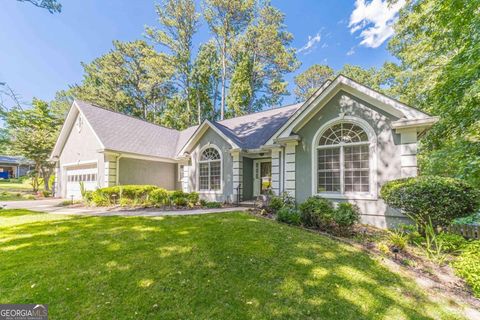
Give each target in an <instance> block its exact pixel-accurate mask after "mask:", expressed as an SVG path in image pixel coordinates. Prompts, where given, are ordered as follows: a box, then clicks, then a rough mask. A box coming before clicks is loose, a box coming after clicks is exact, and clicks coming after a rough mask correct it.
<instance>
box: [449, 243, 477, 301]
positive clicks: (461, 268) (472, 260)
mask: <svg viewBox="0 0 480 320" xmlns="http://www.w3.org/2000/svg"><path fill="white" fill-rule="evenodd" d="M453 267H454V268H455V271H456V272H457V274H458V275H459V276H461V277H462V278H464V279H465V281H466V282H467V283H468V284H469V285H470V287H472V289H473V293H474V294H475V295H476V296H477V297H479V298H480V240H476V241H472V242H469V243H468V244H466V245H465V247H464V248H463V249H462V250H461V253H460V255H459V257H458V259H457V260H456V261H455V262H454V263H453Z"/></svg>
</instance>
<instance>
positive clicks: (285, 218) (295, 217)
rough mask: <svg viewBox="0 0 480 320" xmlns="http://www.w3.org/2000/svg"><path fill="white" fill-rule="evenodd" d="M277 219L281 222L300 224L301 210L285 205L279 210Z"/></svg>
mask: <svg viewBox="0 0 480 320" xmlns="http://www.w3.org/2000/svg"><path fill="white" fill-rule="evenodd" d="M277 220H278V221H280V222H284V223H288V224H292V225H296V226H298V225H300V223H301V220H300V212H299V211H298V210H297V209H295V208H292V207H290V206H285V207H283V208H281V209H280V210H278V212H277Z"/></svg>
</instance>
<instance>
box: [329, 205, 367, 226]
mask: <svg viewBox="0 0 480 320" xmlns="http://www.w3.org/2000/svg"><path fill="white" fill-rule="evenodd" d="M333 220H334V221H335V223H336V224H337V226H338V227H339V228H341V229H345V228H350V227H352V226H353V225H354V224H356V223H358V221H360V211H359V209H358V207H357V206H356V205H353V204H351V203H347V202H342V203H340V204H339V205H338V207H337V209H336V210H335V211H334V214H333Z"/></svg>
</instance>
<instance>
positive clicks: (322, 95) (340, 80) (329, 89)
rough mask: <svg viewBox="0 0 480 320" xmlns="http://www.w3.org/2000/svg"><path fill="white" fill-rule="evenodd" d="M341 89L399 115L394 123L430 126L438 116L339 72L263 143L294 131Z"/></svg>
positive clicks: (284, 136)
mask: <svg viewBox="0 0 480 320" xmlns="http://www.w3.org/2000/svg"><path fill="white" fill-rule="evenodd" d="M341 90H343V91H345V92H348V93H350V94H352V95H354V96H356V97H358V98H360V99H362V100H364V101H366V102H368V103H370V104H372V105H374V106H376V107H378V108H380V109H382V110H384V111H385V112H387V113H389V114H392V115H393V116H395V117H396V118H398V119H399V120H398V121H396V122H397V123H394V126H395V125H397V126H401V125H403V124H404V123H410V122H412V121H413V122H415V123H417V124H418V123H422V125H425V126H429V125H432V124H433V123H434V122H435V121H436V120H437V119H436V118H435V117H431V116H430V115H428V114H426V113H424V112H422V111H420V110H417V109H415V108H412V107H410V106H407V105H406V104H403V103H401V102H399V101H397V100H395V99H392V98H390V97H388V96H386V95H384V94H382V93H379V92H377V91H375V90H372V89H370V88H368V87H366V86H363V85H361V84H359V83H358V82H356V81H354V80H352V79H350V78H347V77H345V76H343V75H339V76H337V77H336V78H335V79H334V80H333V81H327V82H325V83H324V85H323V86H322V87H320V88H319V89H318V90H317V91H316V92H315V93H314V94H313V95H312V96H311V97H310V98H309V99H308V100H307V101H305V103H304V104H303V105H302V106H301V107H300V108H299V109H298V110H297V111H296V112H295V114H294V115H293V116H292V117H290V119H288V121H286V122H285V123H284V124H283V125H282V126H281V127H280V128H279V129H278V130H277V132H276V133H275V134H274V135H273V136H272V137H271V138H270V139H269V140H268V141H267V142H266V144H267V145H268V144H273V143H274V141H275V139H278V138H287V137H289V136H290V135H292V134H293V133H294V132H297V131H298V130H299V129H301V128H302V127H303V126H304V125H305V124H306V123H307V122H308V121H309V120H310V119H311V118H312V117H313V116H314V115H315V114H316V113H317V112H318V111H319V110H321V108H323V106H325V105H326V104H327V103H328V101H330V100H331V99H332V98H333V97H334V96H335V95H336V94H337V93H338V92H340V91H341Z"/></svg>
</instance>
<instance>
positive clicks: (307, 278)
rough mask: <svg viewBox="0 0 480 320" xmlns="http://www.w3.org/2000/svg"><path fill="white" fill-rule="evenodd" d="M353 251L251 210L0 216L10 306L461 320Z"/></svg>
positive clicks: (75, 312) (2, 289)
mask: <svg viewBox="0 0 480 320" xmlns="http://www.w3.org/2000/svg"><path fill="white" fill-rule="evenodd" d="M413 283H414V282H413V281H412V280H411V279H406V278H403V277H401V276H399V275H398V274H395V273H392V272H390V271H388V270H387V269H385V268H384V267H382V266H381V265H380V263H379V262H377V261H375V260H373V259H372V258H371V257H369V256H368V255H367V254H365V253H363V252H360V251H359V250H357V249H354V248H353V247H351V246H349V245H346V244H343V243H340V242H337V241H334V240H331V239H328V238H326V237H323V236H320V235H317V234H313V233H310V232H307V231H304V230H302V229H299V228H294V227H289V226H286V225H283V224H278V223H276V222H275V221H270V220H265V219H262V218H256V217H253V216H250V215H248V214H246V213H229V214H213V215H200V216H183V217H166V218H164V217H157V218H141V217H79V216H66V215H65V216H62V215H52V214H42V213H36V212H31V211H26V210H2V211H0V303H47V304H49V313H50V319H152V318H156V319H272V318H275V319H342V320H346V319H403V318H405V319H456V318H461V317H460V316H458V315H457V314H455V313H453V312H454V311H453V307H451V306H450V307H449V305H448V303H447V302H446V301H443V300H441V299H440V300H439V299H438V297H435V298H436V300H435V301H433V297H430V296H429V295H428V294H425V293H423V292H422V291H421V290H420V289H419V288H418V287H416V286H415V285H414V284H413Z"/></svg>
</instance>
